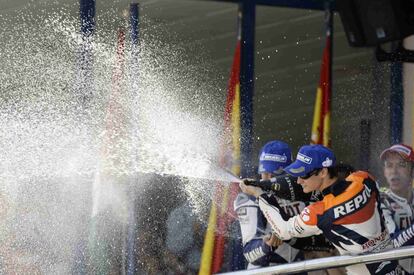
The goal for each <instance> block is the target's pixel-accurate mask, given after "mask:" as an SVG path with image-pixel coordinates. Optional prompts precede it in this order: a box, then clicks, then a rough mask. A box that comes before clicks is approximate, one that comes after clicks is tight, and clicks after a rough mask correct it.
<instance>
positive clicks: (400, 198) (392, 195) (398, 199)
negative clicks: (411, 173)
mask: <svg viewBox="0 0 414 275" xmlns="http://www.w3.org/2000/svg"><path fill="white" fill-rule="evenodd" d="M412 192H413V196H412V200H411V205H414V191H412ZM387 194H388V196H390V197H391V198H392V199H393V200H395V201H398V202H400V203H404V204H406V203H407V199H406V198H403V197H400V196H398V195H397V194H395V193H394V192H392V191H391V189H388V190H387Z"/></svg>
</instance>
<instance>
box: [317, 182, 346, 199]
mask: <svg viewBox="0 0 414 275" xmlns="http://www.w3.org/2000/svg"><path fill="white" fill-rule="evenodd" d="M351 183H352V182H350V181H346V180H337V181H336V182H334V183H333V184H332V185H330V186H328V187H326V188H325V189H323V190H322V195H323V196H326V195H328V194H333V195H334V196H338V195H339V194H341V193H343V192H344V191H345V189H346V188H347V187H348V186H349V185H350V184H351Z"/></svg>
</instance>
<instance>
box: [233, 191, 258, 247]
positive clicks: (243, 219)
mask: <svg viewBox="0 0 414 275" xmlns="http://www.w3.org/2000/svg"><path fill="white" fill-rule="evenodd" d="M234 211H235V212H236V213H237V217H238V220H239V223H240V229H241V235H242V241H243V245H245V244H246V243H247V242H249V241H250V240H252V239H254V238H256V237H257V236H256V234H257V229H258V222H259V220H258V218H259V217H258V214H259V213H258V212H259V205H258V204H257V203H256V202H255V201H252V200H251V199H250V198H249V196H248V195H246V194H244V193H239V194H238V196H237V198H236V200H235V201H234Z"/></svg>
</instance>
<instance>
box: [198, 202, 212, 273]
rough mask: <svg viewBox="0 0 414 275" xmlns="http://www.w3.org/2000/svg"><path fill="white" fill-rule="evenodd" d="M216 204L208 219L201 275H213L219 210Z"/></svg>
mask: <svg viewBox="0 0 414 275" xmlns="http://www.w3.org/2000/svg"><path fill="white" fill-rule="evenodd" d="M216 207H217V206H216V205H215V203H214V202H212V204H211V210H210V217H209V218H208V227H207V231H206V235H205V237H204V245H203V253H202V256H201V264H200V270H199V272H198V274H199V275H210V274H211V263H212V261H213V252H214V237H215V234H214V233H215V231H216V225H217V209H216Z"/></svg>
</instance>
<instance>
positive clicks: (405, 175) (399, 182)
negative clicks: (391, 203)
mask: <svg viewBox="0 0 414 275" xmlns="http://www.w3.org/2000/svg"><path fill="white" fill-rule="evenodd" d="M384 176H385V178H386V179H387V183H388V185H389V186H390V189H391V191H394V192H402V191H406V190H407V189H411V182H412V179H413V177H412V168H411V162H408V161H406V160H404V159H403V158H402V157H401V156H400V155H399V154H398V153H393V152H390V153H388V155H387V156H386V159H385V161H384Z"/></svg>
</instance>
